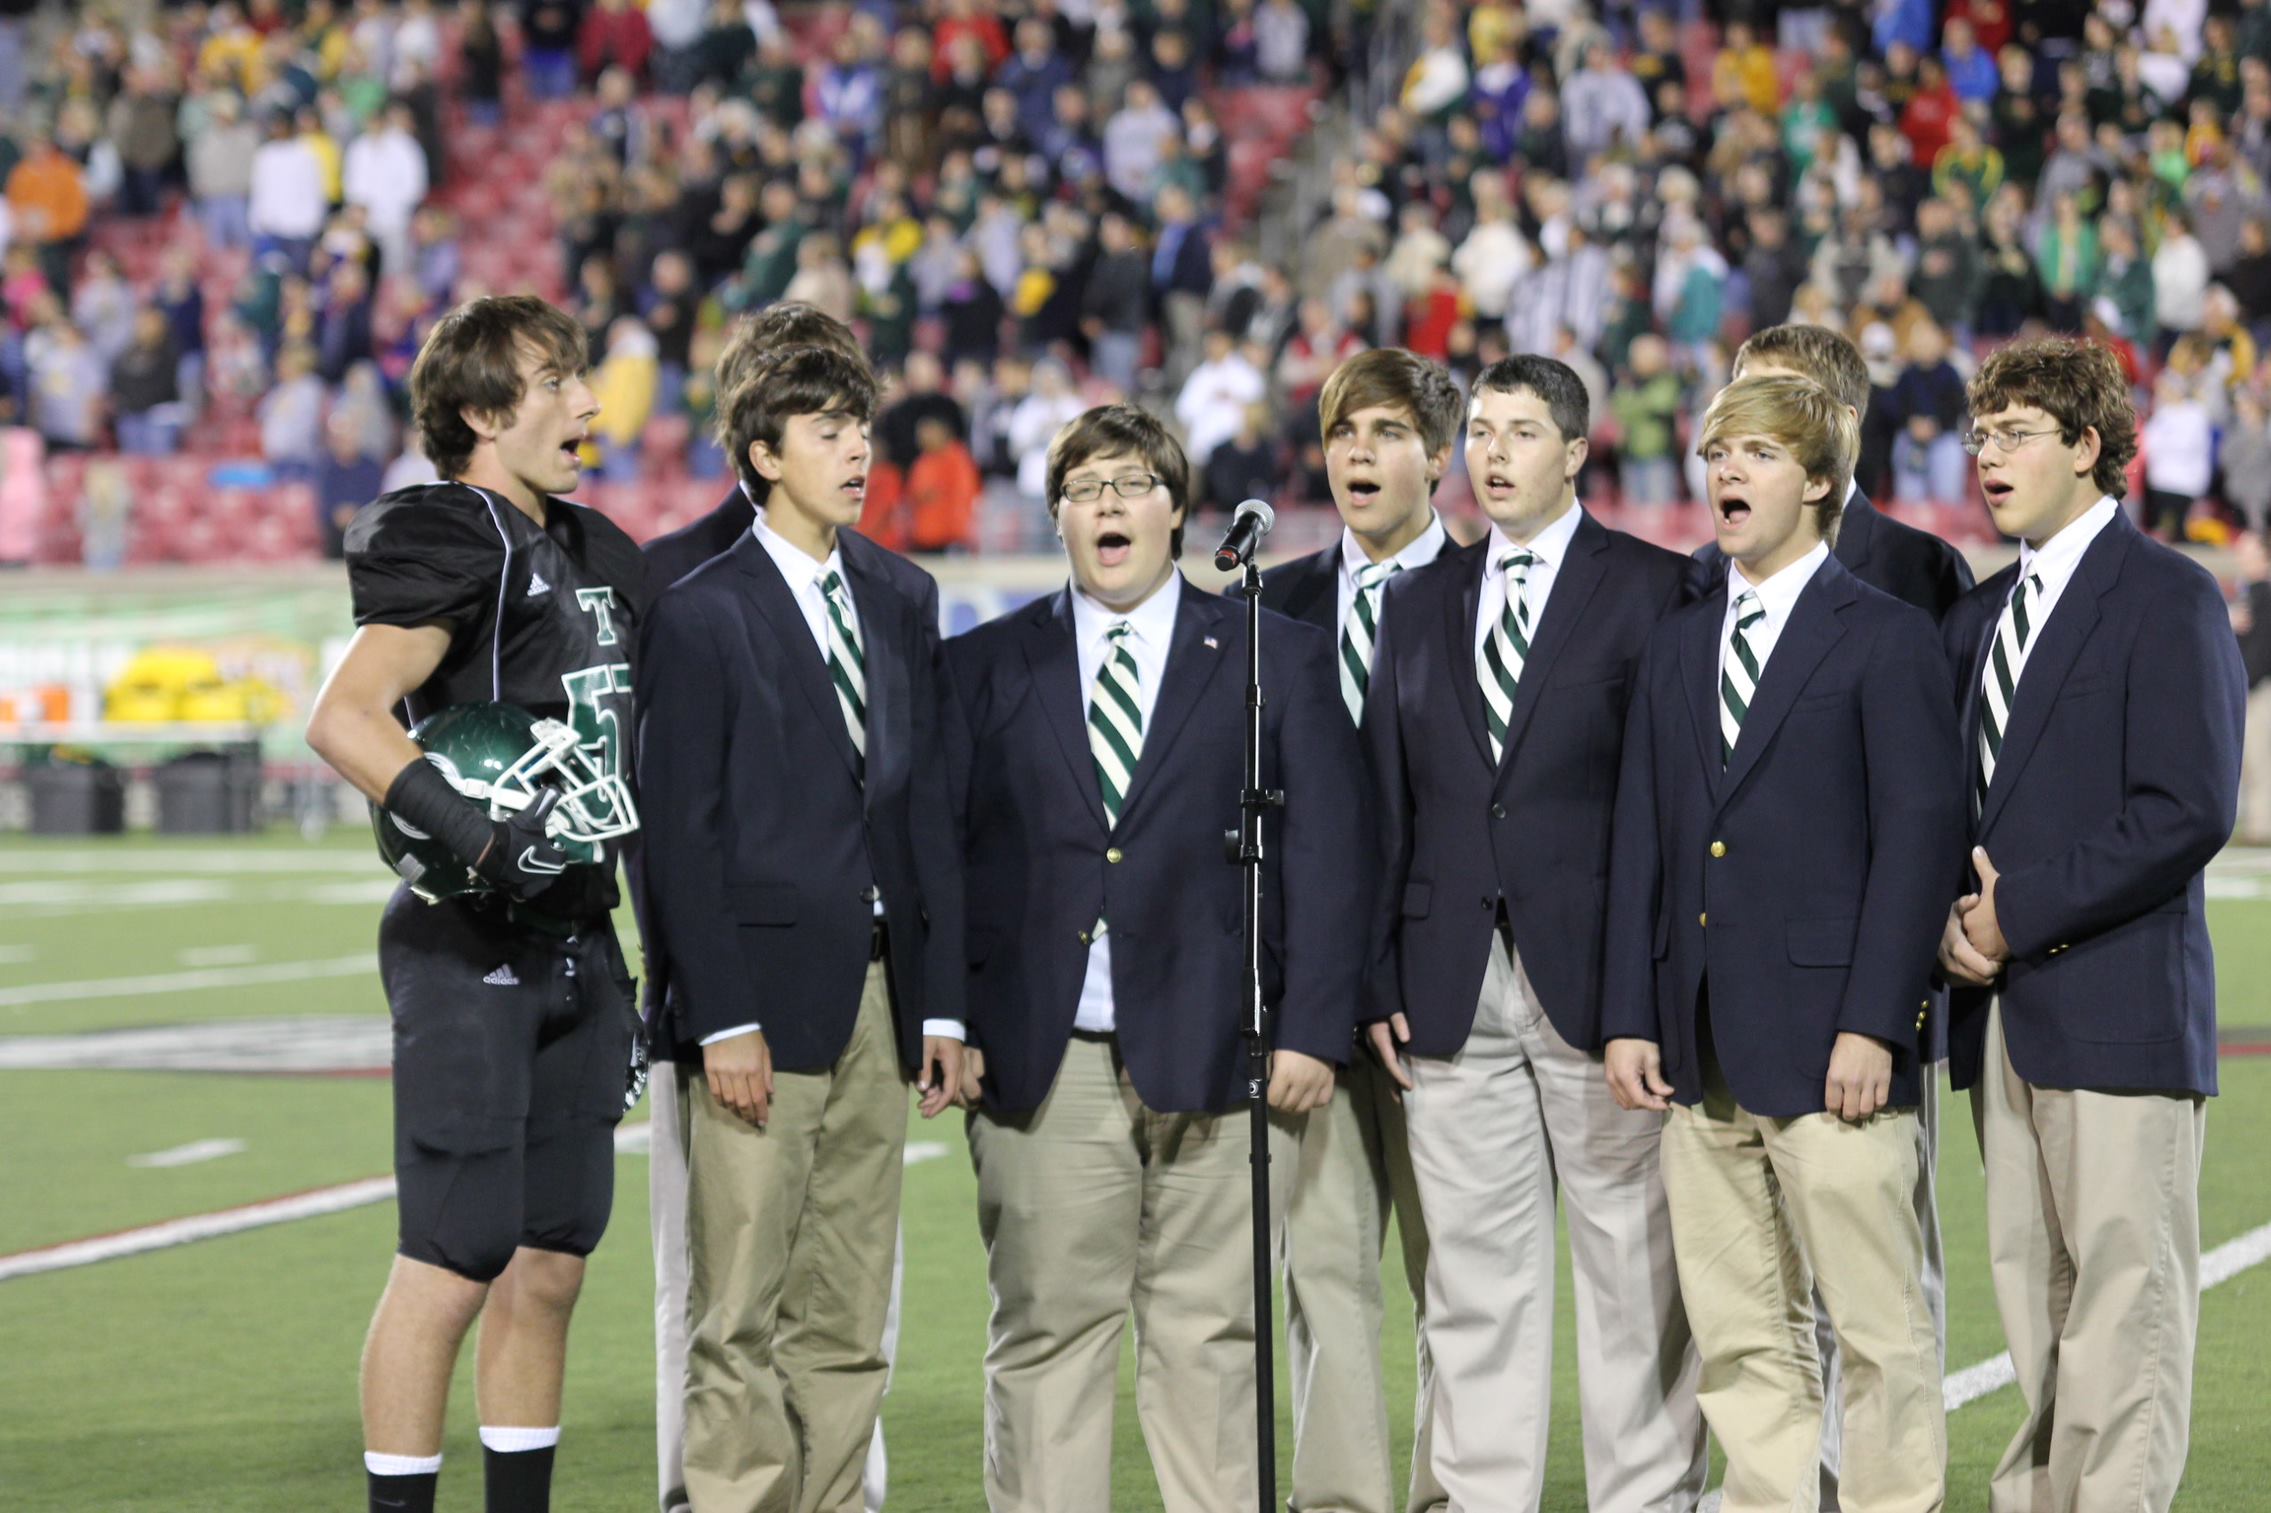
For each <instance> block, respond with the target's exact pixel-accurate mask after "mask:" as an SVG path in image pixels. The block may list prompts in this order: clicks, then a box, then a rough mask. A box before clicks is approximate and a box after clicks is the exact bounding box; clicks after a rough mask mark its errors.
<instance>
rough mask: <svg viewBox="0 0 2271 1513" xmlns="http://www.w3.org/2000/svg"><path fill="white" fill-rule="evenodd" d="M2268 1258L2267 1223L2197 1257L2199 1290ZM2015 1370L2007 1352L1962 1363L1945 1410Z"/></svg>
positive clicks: (1997, 1387)
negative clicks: (1973, 1362)
mask: <svg viewBox="0 0 2271 1513" xmlns="http://www.w3.org/2000/svg"><path fill="white" fill-rule="evenodd" d="M2267 1260H2271V1224H2265V1225H2262V1226H2260V1227H2258V1228H2255V1229H2251V1230H2249V1231H2248V1232H2247V1233H2246V1234H2244V1235H2241V1236H2240V1237H2239V1238H2238V1239H2236V1240H2226V1241H2225V1242H2224V1243H2223V1244H2221V1245H2219V1246H2217V1247H2216V1248H2215V1249H2214V1250H2211V1251H2209V1252H2208V1253H2207V1254H2206V1255H2204V1256H2202V1257H2201V1258H2200V1290H2201V1291H2202V1292H2206V1291H2207V1290H2208V1289H2209V1288H2211V1287H2217V1286H2221V1285H2222V1284H2223V1283H2225V1282H2229V1281H2230V1280H2231V1279H2232V1278H2233V1277H2236V1276H2238V1275H2239V1274H2240V1273H2241V1272H2243V1271H2246V1270H2248V1269H2249V1268H2251V1267H2255V1266H2261V1265H2262V1264H2263V1263H2264V1262H2265V1261H2267ZM2018 1379H2019V1376H2018V1372H2017V1371H2015V1370H2013V1369H2012V1366H2011V1356H2010V1353H2009V1352H2008V1351H2006V1352H2004V1353H2003V1354H2001V1355H1999V1356H1996V1357H1995V1358H1994V1359H1993V1360H1990V1361H1981V1362H1980V1363H1979V1364H1978V1365H1976V1366H1966V1367H1965V1368H1964V1369H1963V1370H1961V1371H1959V1372H1957V1373H1956V1374H1955V1375H1953V1376H1951V1377H1949V1378H1948V1379H1947V1381H1946V1382H1945V1383H1944V1384H1943V1385H1942V1387H1941V1393H1942V1395H1943V1397H1944V1398H1945V1399H1946V1402H1947V1405H1948V1411H1949V1412H1950V1413H1953V1412H1955V1411H1956V1410H1957V1409H1958V1408H1961V1407H1963V1406H1964V1405H1966V1404H1967V1403H1975V1402H1977V1401H1979V1399H1981V1398H1983V1397H1985V1396H1987V1395H1988V1394H1989V1393H1991V1392H1999V1391H2001V1390H2002V1389H2003V1388H2005V1387H2008V1386H2010V1385H2012V1384H2013V1383H2014V1382H2016V1381H2018Z"/></svg>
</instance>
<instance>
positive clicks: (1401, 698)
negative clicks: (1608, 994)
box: [1364, 515, 1688, 1056]
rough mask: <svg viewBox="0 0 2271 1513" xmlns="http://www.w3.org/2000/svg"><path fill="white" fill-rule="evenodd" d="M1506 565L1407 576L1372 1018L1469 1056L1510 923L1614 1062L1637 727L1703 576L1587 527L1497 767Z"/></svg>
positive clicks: (1431, 1051) (1534, 982) (1383, 793)
mask: <svg viewBox="0 0 2271 1513" xmlns="http://www.w3.org/2000/svg"><path fill="white" fill-rule="evenodd" d="M1488 555H1489V543H1488V540H1487V538H1486V539H1485V540H1484V541H1481V542H1477V543H1476V544H1475V545H1473V546H1470V547H1466V548H1464V549H1461V550H1458V551H1451V552H1446V553H1444V554H1443V555H1442V556H1440V557H1438V558H1436V559H1435V561H1433V562H1431V563H1429V564H1428V565H1427V566H1425V567H1422V568H1417V569H1415V570H1413V571H1411V572H1408V573H1398V574H1397V575H1396V576H1395V577H1393V578H1391V579H1390V580H1389V586H1388V593H1387V598H1386V600H1385V603H1386V605H1387V608H1386V611H1385V612H1384V613H1383V615H1382V617H1381V633H1380V639H1379V644H1378V647H1377V649H1376V651H1375V653H1374V656H1373V661H1372V682H1371V686H1370V689H1369V693H1368V697H1367V699H1366V703H1365V711H1364V744H1365V750H1366V752H1367V753H1368V755H1369V756H1370V758H1371V761H1370V768H1371V772H1372V776H1373V780H1374V782H1375V784H1376V799H1377V802H1376V803H1375V805H1374V813H1375V814H1376V816H1377V818H1378V822H1379V827H1380V836H1381V850H1382V857H1383V864H1382V867H1381V870H1380V880H1381V891H1380V894H1379V896H1378V898H1377V900H1376V901H1375V905H1374V910H1373V917H1374V924H1375V929H1376V932H1377V933H1376V935H1375V956H1374V960H1373V963H1372V967H1371V970H1370V971H1369V972H1368V973H1367V981H1366V995H1365V1010H1364V1017H1365V1018H1366V1019H1367V1020H1376V1019H1385V1018H1387V1017H1388V1016H1389V1015H1390V1014H1396V1013H1400V1014H1402V1015H1404V1016H1405V1019H1406V1020H1407V1021H1408V1023H1409V1025H1410V1027H1411V1041H1410V1044H1409V1047H1408V1048H1409V1049H1410V1050H1411V1051H1412V1052H1414V1053H1416V1054H1418V1055H1422V1056H1449V1055H1453V1054H1455V1053H1456V1052H1457V1051H1458V1049H1459V1048H1460V1047H1461V1046H1463V1045H1464V1044H1466V1040H1467V1035H1468V1032H1469V1031H1471V1030H1472V1029H1473V1028H1474V1019H1475V1006H1476V1000H1477V998H1478V997H1479V996H1480V994H1481V992H1482V981H1483V972H1484V969H1485V968H1486V967H1487V966H1488V965H1489V960H1490V951H1491V937H1492V933H1493V931H1494V930H1495V928H1496V925H1497V921H1498V911H1499V909H1500V908H1501V907H1503V908H1504V909H1505V911H1506V916H1507V919H1508V921H1509V923H1510V924H1511V925H1512V927H1513V932H1514V947H1515V950H1516V951H1517V952H1519V953H1520V955H1521V960H1522V967H1523V970H1524V971H1525V972H1527V973H1528V975H1529V979H1530V985H1531V986H1532V987H1533V988H1534V989H1536V991H1537V995H1538V999H1539V1001H1540V1003H1541V1004H1542V1005H1543V1006H1544V1008H1545V1011H1546V1017H1547V1018H1548V1019H1550V1020H1552V1021H1553V1027H1554V1029H1555V1030H1557V1031H1559V1032H1560V1034H1561V1037H1562V1039H1564V1040H1566V1041H1568V1042H1569V1043H1570V1044H1571V1045H1573V1046H1576V1047H1578V1048H1579V1049H1580V1050H1586V1051H1592V1050H1598V1049H1599V1048H1600V1045H1601V1033H1600V1004H1601V942H1602V935H1603V930H1604V926H1605V923H1606V920H1605V909H1606V904H1607V893H1608V864H1609V826H1610V821H1611V819H1612V817H1613V815H1614V811H1615V806H1616V782H1617V756H1618V751H1619V748H1620V747H1621V746H1622V744H1623V741H1624V728H1625V711H1626V706H1627V705H1628V704H1629V703H1630V702H1631V699H1632V689H1633V671H1634V669H1635V667H1636V666H1637V665H1638V663H1639V661H1640V653H1641V650H1642V648H1643V647H1645V646H1646V645H1647V642H1648V636H1649V633H1650V632H1651V631H1653V630H1654V629H1655V628H1656V625H1657V623H1658V622H1659V621H1660V620H1662V619H1663V617H1664V616H1665V615H1667V614H1669V613H1670V612H1671V611H1673V610H1674V609H1676V608H1678V606H1679V604H1680V600H1681V597H1682V591H1683V587H1684V584H1685V580H1686V577H1687V566H1688V564H1687V562H1686V559H1684V558H1682V557H1680V556H1678V555H1677V554H1675V553H1672V552H1668V551H1665V550H1663V549H1662V548H1660V547H1655V546H1650V545H1649V544H1647V543H1646V542H1644V541H1640V540H1637V539H1635V538H1633V537H1631V536H1627V535H1625V534H1624V533H1622V532H1621V531H1612V530H1608V529H1606V528H1605V527H1603V526H1602V525H1601V524H1600V523H1599V522H1597V521H1595V520H1594V519H1593V517H1592V516H1590V515H1583V516H1581V517H1580V518H1579V520H1578V523H1577V531H1576V534H1575V535H1573V536H1572V537H1571V538H1570V543H1569V553H1568V557H1567V559H1566V560H1565V561H1563V562H1562V564H1561V566H1560V567H1559V569H1558V570H1557V571H1556V572H1555V574H1554V582H1553V592H1552V594H1551V595H1550V596H1549V597H1548V598H1547V600H1546V603H1545V608H1544V611H1543V612H1542V613H1541V614H1540V615H1539V617H1538V622H1537V633H1536V635H1535V636H1534V637H1533V638H1532V640H1531V643H1530V656H1529V660H1528V661H1527V663H1526V664H1525V665H1524V667H1523V671H1522V680H1521V682H1520V683H1519V684H1518V685H1517V686H1516V689H1515V694H1514V712H1513V717H1512V719H1511V720H1510V721H1509V723H1508V727H1507V741H1506V753H1505V758H1504V760H1502V761H1500V762H1498V763H1497V764H1495V765H1493V763H1492V761H1491V756H1490V732H1489V729H1488V727H1487V726H1486V725H1485V724H1484V720H1483V705H1482V689H1481V685H1480V684H1479V683H1478V681H1477V679H1476V673H1475V654H1474V635H1475V615H1476V611H1477V607H1478V606H1479V604H1480V603H1481V599H1482V579H1483V570H1484V568H1485V567H1486V566H1487V565H1488V563H1487V561H1486V558H1487V557H1488Z"/></svg>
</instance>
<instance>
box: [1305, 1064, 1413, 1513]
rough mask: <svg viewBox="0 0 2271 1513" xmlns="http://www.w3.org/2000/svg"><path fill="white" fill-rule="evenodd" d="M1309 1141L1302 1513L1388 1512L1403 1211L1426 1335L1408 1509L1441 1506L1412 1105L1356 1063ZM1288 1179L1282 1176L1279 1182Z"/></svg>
mask: <svg viewBox="0 0 2271 1513" xmlns="http://www.w3.org/2000/svg"><path fill="white" fill-rule="evenodd" d="M1304 1126H1305V1127H1304V1128H1303V1129H1302V1131H1301V1136H1300V1141H1301V1154H1300V1165H1299V1175H1298V1176H1297V1177H1296V1178H1295V1180H1294V1184H1293V1196H1292V1201H1291V1203H1290V1205H1289V1206H1288V1208H1287V1210H1286V1216H1285V1335H1286V1345H1287V1355H1288V1357H1289V1363H1290V1365H1291V1368H1292V1376H1293V1495H1292V1497H1291V1499H1290V1502H1289V1506H1290V1508H1291V1509H1292V1513H1319V1510H1327V1509H1329V1510H1332V1513H1392V1510H1393V1509H1395V1508H1396V1507H1397V1506H1398V1501H1397V1498H1396V1494H1395V1472H1394V1467H1393V1464H1392V1457H1391V1456H1390V1454H1389V1444H1388V1384H1387V1378H1386V1373H1385V1371H1384V1370H1383V1368H1382V1366H1381V1363H1380V1326H1381V1323H1382V1321H1383V1319H1384V1318H1385V1316H1386V1313H1387V1306H1386V1299H1385V1298H1384V1297H1383V1296H1382V1292H1381V1281H1380V1255H1381V1251H1382V1250H1383V1249H1384V1248H1385V1246H1386V1244H1387V1234H1388V1215H1389V1213H1390V1211H1391V1209H1392V1210H1393V1212H1394V1214H1395V1219H1396V1234H1397V1236H1398V1238H1399V1240H1400V1241H1401V1243H1402V1247H1403V1255H1404V1275H1405V1278H1406V1279H1407V1281H1408V1282H1409V1284H1410V1292H1411V1303H1412V1322H1413V1324H1414V1326H1415V1328H1416V1329H1417V1330H1418V1332H1419V1341H1418V1350H1419V1390H1418V1391H1417V1392H1416V1393H1415V1394H1414V1396H1413V1400H1412V1407H1413V1432H1412V1464H1411V1482H1410V1487H1409V1492H1408V1495H1407V1498H1406V1500H1405V1501H1404V1502H1403V1503H1402V1504H1401V1506H1402V1507H1403V1508H1405V1509H1406V1510H1407V1513H1427V1510H1430V1509H1437V1508H1442V1507H1444V1506H1446V1505H1447V1502H1448V1499H1447V1497H1446V1495H1445V1494H1444V1492H1443V1489H1442V1488H1441V1487H1440V1486H1439V1485H1438V1484H1437V1483H1436V1480H1435V1470H1434V1464H1433V1459H1434V1450H1433V1444H1432V1440H1433V1431H1432V1428H1431V1423H1432V1419H1433V1412H1432V1409H1433V1398H1434V1371H1433V1368H1432V1367H1431V1366H1430V1365H1429V1362H1428V1356H1427V1335H1426V1323H1425V1320H1426V1307H1425V1300H1426V1296H1427V1226H1426V1224H1425V1223H1424V1221H1422V1220H1421V1218H1420V1213H1419V1189H1418V1187H1417V1186H1416V1185H1415V1184H1414V1182H1413V1180H1412V1170H1411V1152H1410V1149H1409V1147H1408V1146H1407V1145H1406V1143H1405V1135H1404V1110H1403V1105H1402V1104H1401V1103H1399V1102H1398V1101H1397V1100H1396V1097H1395V1083H1394V1082H1393V1081H1391V1080H1390V1079H1389V1077H1388V1074H1387V1073H1386V1072H1385V1071H1383V1070H1382V1069H1381V1067H1380V1065H1379V1063H1378V1062H1376V1061H1374V1060H1372V1059H1371V1058H1370V1057H1369V1056H1365V1055H1358V1056H1356V1057H1355V1058H1353V1059H1352V1060H1351V1061H1350V1063H1349V1066H1348V1070H1347V1071H1345V1072H1343V1073H1342V1074H1341V1078H1340V1086H1339V1088H1338V1089H1337V1090H1336V1091H1335V1092H1334V1094H1333V1101H1332V1104H1331V1105H1330V1107H1328V1108H1324V1109H1320V1110H1318V1111H1317V1112H1315V1113H1313V1114H1310V1115H1309V1116H1308V1118H1307V1119H1306V1120H1305V1121H1304ZM1279 1180H1283V1178H1282V1176H1281V1177H1280V1178H1279Z"/></svg>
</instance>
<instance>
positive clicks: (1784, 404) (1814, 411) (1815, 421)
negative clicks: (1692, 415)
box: [1695, 373, 1861, 545]
mask: <svg viewBox="0 0 2271 1513" xmlns="http://www.w3.org/2000/svg"><path fill="white" fill-rule="evenodd" d="M1732 436H1765V437H1768V438H1770V439H1772V440H1773V441H1774V442H1776V443H1777V444H1779V445H1780V446H1782V447H1784V448H1786V449H1787V450H1788V451H1789V453H1790V455H1791V457H1792V458H1793V459H1795V460H1796V462H1797V464H1798V466H1800V467H1802V468H1804V469H1805V470H1806V479H1807V481H1808V482H1816V481H1820V480H1825V479H1826V480H1827V481H1828V483H1829V492H1828V493H1827V494H1825V495H1823V496H1822V498H1821V501H1820V502H1819V503H1818V504H1814V505H1811V506H1809V508H1811V509H1813V510H1815V511H1817V512H1818V513H1819V516H1820V519H1821V536H1822V540H1824V541H1827V542H1829V543H1831V544H1832V545H1835V544H1836V542H1837V526H1838V521H1839V520H1840V519H1841V518H1843V516H1844V514H1845V494H1846V490H1847V488H1848V487H1849V486H1850V485H1851V484H1852V482H1853V464H1854V462H1855V461H1856V460H1857V459H1858V458H1859V457H1860V455H1861V427H1860V425H1859V424H1858V423H1857V422H1856V421H1855V420H1854V418H1853V412H1852V411H1851V410H1850V409H1848V408H1847V407H1846V405H1845V403H1844V401H1842V400H1840V399H1839V398H1838V397H1837V396H1836V395H1835V394H1833V393H1831V392H1830V391H1829V390H1828V389H1827V388H1824V387H1823V386H1822V385H1821V384H1818V383H1816V382H1814V380H1812V379H1810V378H1800V377H1798V376H1797V375H1795V374H1779V373H1778V374H1774V375H1772V376H1761V377H1758V378H1738V379H1736V380H1735V381H1734V382H1733V383H1731V384H1729V385H1727V387H1726V388H1724V389H1721V390H1720V391H1719V395H1718V397H1717V398H1716V399H1714V400H1712V401H1711V408H1710V409H1708V410H1705V411H1704V412H1703V421H1702V424H1701V425H1700V426H1698V427H1697V437H1696V443H1695V450H1696V453H1697V455H1698V456H1703V455H1707V454H1708V453H1709V452H1710V450H1711V448H1712V447H1713V446H1714V445H1716V444H1717V443H1719V442H1720V441H1723V440H1725V439H1727V438H1728V437H1732Z"/></svg>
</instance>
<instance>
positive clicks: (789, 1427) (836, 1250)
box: [685, 962, 907, 1513]
mask: <svg viewBox="0 0 2271 1513" xmlns="http://www.w3.org/2000/svg"><path fill="white" fill-rule="evenodd" d="M906 1086H907V1085H906V1081H905V1079H904V1077H903V1076H902V1074H901V1072H900V1070H899V1058H898V1051H897V1047H896V1044H895V1039H894V1035H893V1030H892V1020H891V1004H890V990H889V988H888V987H887V985H886V983H885V974H884V968H883V964H882V963H880V962H878V963H876V964H874V965H872V966H870V967H869V968H868V974H867V986H866V988H865V990H864V991H863V992H862V994H861V996H860V1008H859V1020H858V1023H857V1025H856V1027H855V1028H854V1029H853V1031H852V1038H851V1043H850V1044H849V1045H848V1046H846V1047H845V1049H844V1053H843V1055H842V1056H841V1057H839V1058H838V1059H837V1062H836V1064H835V1066H833V1067H831V1068H830V1069H828V1070H827V1071H824V1072H776V1073H775V1074H774V1078H773V1089H774V1091H773V1103H772V1110H771V1113H770V1114H769V1115H768V1117H767V1119H766V1123H765V1128H764V1129H763V1130H759V1129H757V1128H755V1127H754V1126H752V1125H749V1124H746V1123H744V1122H743V1121H742V1120H741V1119H739V1118H738V1117H736V1116H735V1115H733V1114H732V1113H730V1112H728V1111H727V1110H726V1109H725V1108H724V1107H723V1106H721V1105H720V1104H719V1103H718V1102H717V1101H716V1100H715V1099H714V1098H713V1097H711V1095H710V1090H709V1085H708V1083H707V1082H705V1081H704V1080H703V1079H701V1078H700V1077H698V1076H691V1077H688V1078H687V1079H686V1082H685V1087H686V1091H687V1093H688V1105H689V1110H688V1111H689V1114H690V1118H689V1121H688V1128H689V1137H690V1138H689V1158H688V1162H687V1210H686V1239H687V1253H688V1256H689V1258H690V1260H691V1266H690V1269H689V1274H688V1288H687V1292H688V1298H687V1318H688V1336H689V1338H688V1348H687V1385H686V1415H685V1422H686V1429H685V1470H686V1489H687V1491H688V1493H689V1494H690V1496H691V1500H692V1503H693V1506H694V1509H695V1513H850V1510H854V1509H858V1508H859V1507H860V1506H861V1485H860V1481H861V1467H862V1463H863V1462H864V1461H865V1459H866V1457H867V1453H868V1446H869V1443H870V1441H871V1440H872V1439H873V1437H874V1434H875V1421H876V1412H877V1409H878V1407H879V1406H880V1404H881V1402H882V1399H883V1389H884V1384H885V1382H886V1380H887V1379H888V1376H889V1369H890V1368H889V1365H888V1363H887V1362H886V1361H885V1359H884V1354H883V1333H884V1324H885V1319H886V1315H887V1313H888V1311H889V1308H890V1302H891V1262H892V1253H893V1249H894V1246H893V1237H894V1235H895V1234H896V1232H897V1227H898V1218H899V1184H900V1176H901V1173H902V1171H903V1170H904V1158H905V1148H906V1140H907V1091H906Z"/></svg>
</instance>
